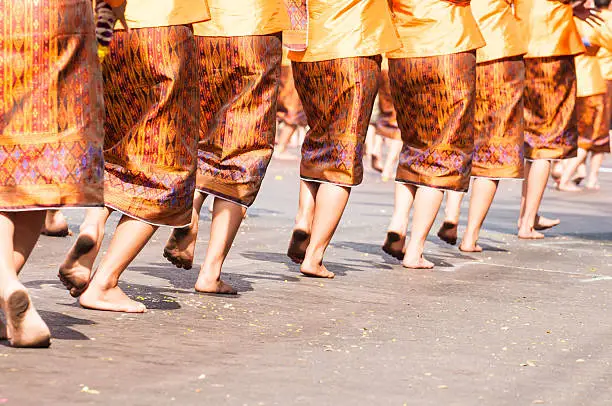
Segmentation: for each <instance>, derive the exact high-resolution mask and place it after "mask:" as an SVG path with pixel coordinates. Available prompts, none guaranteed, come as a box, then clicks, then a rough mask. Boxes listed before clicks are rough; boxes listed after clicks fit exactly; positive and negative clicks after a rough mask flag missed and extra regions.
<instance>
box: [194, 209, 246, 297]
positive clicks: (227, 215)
mask: <svg viewBox="0 0 612 406" xmlns="http://www.w3.org/2000/svg"><path fill="white" fill-rule="evenodd" d="M245 212H246V208H245V207H243V206H240V205H238V204H236V203H232V202H228V201H226V200H223V199H215V203H214V206H213V217H212V223H211V225H210V241H209V243H208V248H207V250H206V258H205V259H204V263H203V264H202V267H201V268H200V274H199V276H198V280H197V281H196V285H195V290H197V291H198V292H203V293H220V294H228V295H235V294H236V293H238V292H236V290H235V289H234V288H233V287H232V286H230V285H229V284H227V283H225V282H223V281H222V280H221V269H222V267H223V263H224V262H225V258H227V254H228V253H229V251H230V249H231V248H232V244H233V243H234V239H235V238H236V234H237V233H238V230H239V229H240V224H241V223H242V219H243V218H244V213H245Z"/></svg>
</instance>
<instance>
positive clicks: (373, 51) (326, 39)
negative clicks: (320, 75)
mask: <svg viewBox="0 0 612 406" xmlns="http://www.w3.org/2000/svg"><path fill="white" fill-rule="evenodd" d="M308 19H309V21H308V45H307V47H306V50H305V51H303V52H298V51H290V52H289V59H291V60H292V61H298V62H313V61H324V60H330V59H338V58H350V57H356V56H371V55H378V54H382V53H384V52H387V51H391V50H393V49H396V48H399V47H400V45H401V44H400V42H399V40H398V38H397V34H396V33H395V29H394V28H393V22H392V21H391V13H390V11H389V6H388V4H387V0H309V1H308Z"/></svg>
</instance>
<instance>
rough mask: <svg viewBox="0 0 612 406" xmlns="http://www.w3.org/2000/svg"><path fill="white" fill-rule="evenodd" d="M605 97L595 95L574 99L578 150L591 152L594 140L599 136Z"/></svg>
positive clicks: (603, 114) (603, 115)
mask: <svg viewBox="0 0 612 406" xmlns="http://www.w3.org/2000/svg"><path fill="white" fill-rule="evenodd" d="M605 97H606V95H605V94H595V95H592V96H586V97H578V98H577V99H576V116H577V119H578V147H579V148H582V149H584V150H587V151H592V150H593V149H594V147H595V144H594V142H595V140H597V139H598V138H599V137H600V136H601V127H602V125H603V122H604V118H605V110H606V101H605Z"/></svg>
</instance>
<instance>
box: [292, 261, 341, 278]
mask: <svg viewBox="0 0 612 406" xmlns="http://www.w3.org/2000/svg"><path fill="white" fill-rule="evenodd" d="M300 272H301V273H303V274H304V275H306V276H311V277H314V278H327V279H334V276H336V274H334V273H333V272H330V271H328V270H327V268H325V265H323V264H322V263H320V264H319V265H316V266H310V265H307V264H302V266H301V267H300Z"/></svg>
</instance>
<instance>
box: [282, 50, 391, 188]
mask: <svg viewBox="0 0 612 406" xmlns="http://www.w3.org/2000/svg"><path fill="white" fill-rule="evenodd" d="M381 59H382V58H381V57H380V56H372V57H356V58H343V59H332V60H327V61H318V62H293V64H292V66H293V74H294V77H295V87H296V89H297V91H298V94H299V95H300V99H301V100H302V104H303V105H304V111H305V112H306V117H307V118H308V125H309V127H310V130H309V131H308V133H307V134H306V138H305V139H304V144H303V145H302V163H301V166H300V176H301V177H302V179H305V180H313V181H318V182H328V183H334V184H337V185H341V186H355V185H358V184H360V183H361V181H362V179H363V163H362V159H363V143H364V141H365V136H366V133H367V130H368V124H369V119H370V116H371V115H372V108H373V106H374V99H375V98H376V91H377V88H378V74H379V72H380V63H381Z"/></svg>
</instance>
